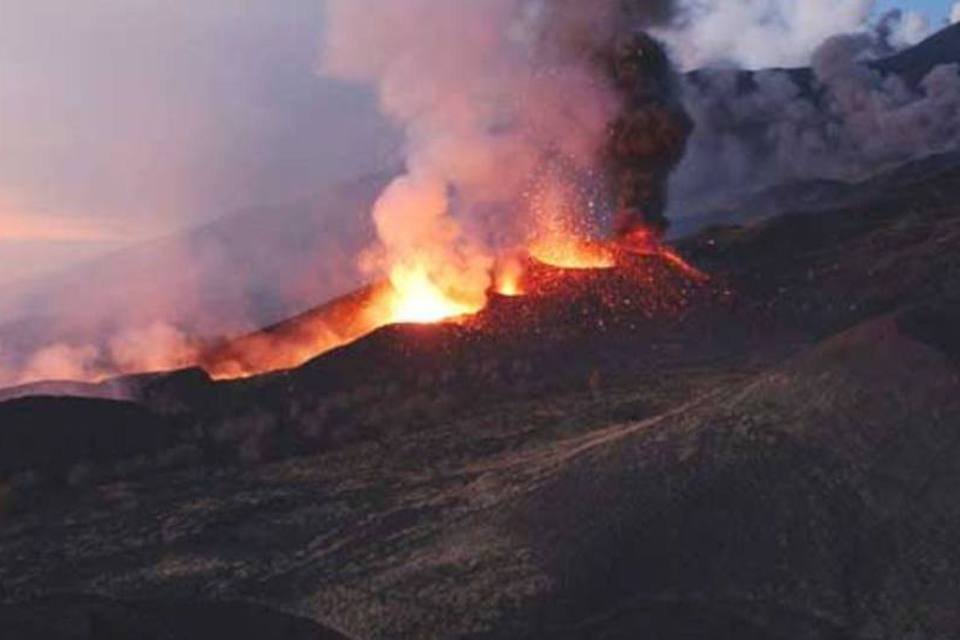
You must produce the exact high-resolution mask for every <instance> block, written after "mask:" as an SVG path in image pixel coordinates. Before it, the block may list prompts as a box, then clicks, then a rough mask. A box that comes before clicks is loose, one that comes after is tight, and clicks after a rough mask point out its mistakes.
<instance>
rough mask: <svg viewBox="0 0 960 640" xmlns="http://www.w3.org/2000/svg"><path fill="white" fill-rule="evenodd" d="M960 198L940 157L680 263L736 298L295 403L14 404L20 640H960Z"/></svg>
mask: <svg viewBox="0 0 960 640" xmlns="http://www.w3.org/2000/svg"><path fill="white" fill-rule="evenodd" d="M958 188H960V165H958V164H956V163H951V162H949V161H948V158H947V157H943V158H941V159H940V160H939V162H936V163H933V162H930V161H927V163H926V164H923V165H912V166H907V167H904V168H901V169H899V170H897V171H895V172H892V173H888V174H886V175H885V176H884V177H883V178H878V179H875V180H872V181H868V182H865V183H863V184H860V185H858V186H851V187H848V188H847V189H848V191H847V193H846V195H845V196H844V198H842V199H839V200H837V201H836V202H835V203H834V204H833V205H832V206H830V207H826V208H823V207H821V208H817V209H816V210H813V211H805V210H803V209H798V210H796V211H794V212H792V213H790V214H787V215H783V216H779V217H777V218H774V219H771V220H769V221H766V222H763V223H758V224H754V225H751V226H747V227H740V226H728V227H717V228H714V229H713V230H711V231H708V232H704V233H701V234H700V235H697V236H694V237H692V238H690V239H688V240H686V241H684V242H682V243H680V247H679V248H680V251H681V252H682V253H683V255H684V256H685V257H686V258H687V259H688V260H689V261H690V262H692V263H693V264H694V265H696V266H697V267H699V268H700V269H702V270H704V271H706V272H707V273H708V274H710V279H709V281H700V280H697V279H691V278H690V277H688V275H686V274H685V273H683V272H681V271H677V270H676V268H675V266H672V265H671V264H669V263H667V262H664V261H662V260H661V259H659V258H651V257H647V258H642V259H639V262H638V263H637V264H636V265H634V268H633V270H630V271H627V270H624V269H623V268H618V269H613V270H604V271H582V272H576V273H572V274H570V273H568V274H563V273H558V272H550V273H548V274H546V275H545V276H544V277H545V280H544V282H547V283H551V284H549V286H544V287H543V288H542V289H541V290H539V292H538V294H537V295H530V296H527V297H522V298H516V299H510V298H503V299H496V300H494V301H493V302H492V303H491V305H490V306H489V307H488V308H487V309H486V310H485V311H484V312H482V314H481V315H480V316H479V317H478V319H477V320H476V321H475V322H474V323H472V324H467V325H456V324H451V325H443V324H441V325H429V326H397V327H387V328H385V329H382V330H380V331H378V332H376V333H374V334H372V335H370V336H368V337H366V338H363V339H361V340H359V341H357V342H355V343H353V344H351V345H349V346H346V347H344V348H341V349H338V350H335V351H333V352H331V353H328V354H326V355H323V356H321V357H319V358H317V359H315V360H312V361H310V362H308V363H307V364H305V365H303V366H301V367H299V368H297V369H294V370H291V371H288V372H281V373H276V374H271V375H267V376H262V377H255V378H252V379H248V380H241V381H234V382H219V383H218V382H213V381H211V380H210V379H209V377H208V376H206V375H205V374H204V373H203V372H201V371H199V370H196V371H194V370H188V371H183V372H178V373H173V374H169V375H153V376H142V377H136V378H131V379H129V380H124V381H118V382H112V383H110V384H108V385H106V386H103V387H100V388H99V389H98V388H96V387H94V388H86V389H84V391H85V392H86V393H88V394H90V395H97V394H98V392H99V394H100V395H102V396H105V397H117V392H118V389H119V390H122V392H123V393H124V394H125V396H124V398H125V399H124V400H122V401H121V400H109V399H100V400H94V399H87V400H82V401H81V400H69V399H50V398H36V397H34V398H30V397H21V398H19V399H16V400H11V401H9V402H7V403H4V404H0V416H2V422H3V430H4V435H3V436H2V437H4V438H15V439H16V441H15V442H11V443H9V446H8V443H7V441H6V440H4V446H3V447H2V448H0V474H2V478H3V484H2V490H0V496H2V497H0V503H2V505H3V507H2V515H0V518H2V520H0V585H2V597H3V600H4V603H5V606H4V607H2V608H0V630H3V631H4V633H3V634H2V635H4V637H7V636H9V635H10V633H13V632H12V631H11V632H9V633H8V632H7V630H8V629H14V630H19V629H24V628H31V629H33V628H42V629H47V633H48V635H47V636H24V637H57V638H67V637H90V638H93V637H101V636H97V635H96V634H95V633H94V632H93V631H79V632H77V631H75V629H76V628H79V627H71V626H70V623H69V621H70V620H76V619H78V618H77V617H78V616H79V619H82V620H90V619H94V620H99V619H101V618H100V617H98V616H99V614H97V613H96V612H97V611H100V610H101V608H103V607H106V610H107V611H109V612H110V613H109V615H107V616H106V619H107V620H113V621H114V623H115V621H116V620H117V619H120V620H122V621H124V622H123V625H126V626H123V625H121V626H119V627H116V626H115V627H111V628H117V629H120V631H117V632H116V635H115V636H111V637H123V638H126V637H180V636H176V635H174V636H170V635H169V632H168V631H166V630H165V627H163V626H162V624H161V622H160V621H158V617H157V614H156V613H155V612H156V611H159V610H163V609H162V608H163V607H172V606H176V605H175V604H171V603H177V602H183V601H184V600H187V601H190V602H192V603H197V602H201V603H202V602H218V603H223V602H226V603H257V604H258V605H265V606H268V607H270V608H271V609H273V610H279V611H283V612H285V614H289V615H291V616H296V617H297V619H298V620H302V619H304V618H306V619H309V620H312V621H314V622H316V623H317V624H320V625H324V626H325V627H328V628H332V629H336V630H338V632H340V633H343V634H344V635H346V636H347V637H351V638H398V637H411V638H438V637H462V638H621V637H623V638H627V637H631V638H632V637H648V638H665V639H666V638H670V639H673V638H703V639H707V638H710V639H711V640H717V639H726V638H729V639H731V640H733V639H737V640H741V639H743V638H757V639H763V640H767V639H769V640H774V639H784V638H787V639H797V640H799V639H801V638H802V639H805V640H806V639H810V638H816V639H821V638H822V639H828V638H829V639H831V640H833V639H840V638H850V639H853V638H864V637H891V638H905V637H911V638H923V639H927V638H929V639H934V638H949V637H954V636H956V635H957V634H958V633H960V609H958V608H957V604H956V593H957V590H956V584H957V581H958V580H960V555H958V553H957V549H958V548H960V544H958V543H960V511H958V510H957V509H956V507H955V499H954V497H955V495H956V491H957V488H958V486H960V475H958V473H957V468H956V464H955V459H956V456H957V453H958V446H960V400H958V398H960V393H958V392H960V369H958V366H960V340H958V337H957V327H958V326H960V251H958V250H960V208H958V206H957V204H956V201H955V197H954V194H955V193H956V192H957V189H958ZM42 390H43V389H42V388H41V391H42ZM18 395H21V396H30V390H29V389H21V390H20V391H19V392H18ZM118 425H121V426H122V425H126V427H127V428H118ZM17 434H19V435H17ZM44 445H47V446H46V447H45V446H44ZM18 447H19V449H18ZM17 450H19V451H23V452H29V455H27V454H26V453H24V454H21V455H17V454H15V453H14V451H17ZM51 594H52V595H54V596H56V597H57V598H61V600H56V599H54V600H50V597H52V596H51ZM65 594H66V595H65ZM70 594H85V595H88V596H96V598H95V599H93V600H90V601H88V600H84V599H82V598H80V599H78V598H76V597H74V595H70ZM50 602H53V603H54V604H53V605H52V606H51V605H50V604H49V603H50ZM44 603H47V604H44ZM58 603H62V604H58ZM78 603H80V604H78ZM225 606H226V605H225ZM230 606H234V605H230ZM236 606H241V605H236ZM91 611H92V613H91ZM180 611H181V613H178V615H179V616H182V619H183V620H184V621H185V622H184V623H185V624H193V623H191V622H190V621H191V620H193V621H194V622H195V623H196V624H201V623H202V624H212V625H214V626H213V627H209V626H207V627H203V628H204V629H211V628H214V629H216V628H221V629H226V628H228V627H226V626H222V627H218V626H216V625H226V624H228V622H227V621H226V620H223V619H222V618H216V617H215V616H214V617H212V618H211V617H205V618H203V619H202V620H201V619H200V618H198V617H197V616H198V615H199V614H198V613H196V611H195V609H194V610H189V611H186V610H180ZM257 611H260V609H257ZM151 612H153V613H151ZM251 615H252V614H251ZM118 616H120V617H119V618H118ZM59 621H64V622H63V623H62V624H61V623H60V622H59ZM41 622H42V623H44V624H46V627H43V626H42V625H41V626H40V627H37V625H40V623H41ZM54 622H56V624H54V626H52V627H51V626H50V625H51V624H53V623H54ZM114 623H111V624H114ZM264 624H266V623H264ZM291 624H292V623H291ZM297 624H300V623H299V622H298V623H297ZM17 625H19V626H17ZM25 625H26V626H25ZM30 625H32V626H30ZM83 628H84V629H90V628H93V627H89V626H88V627H83ZM194 628H196V627H194ZM50 629H53V630H52V631H51V630H50ZM57 629H60V630H59V631H57ZM313 632H314V633H315V634H321V633H322V631H321V630H320V629H319V627H318V628H317V629H314V630H313ZM57 633H59V634H60V635H56V634H57ZM71 633H72V634H73V635H69V634H71ZM84 633H86V635H83V634H84ZM124 633H125V634H126V635H123V634H124ZM164 633H167V634H168V635H163V634H164ZM210 633H211V634H213V635H216V632H213V631H211V632H210ZM150 634H153V635H150ZM294 637H299V636H294ZM303 637H311V636H309V635H306V636H303ZM315 637H324V636H322V635H316V636H315Z"/></svg>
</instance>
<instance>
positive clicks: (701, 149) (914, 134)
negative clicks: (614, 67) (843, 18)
mask: <svg viewBox="0 0 960 640" xmlns="http://www.w3.org/2000/svg"><path fill="white" fill-rule="evenodd" d="M882 36H883V33H882V32H881V33H879V34H877V33H858V34H852V35H843V36H835V37H833V38H830V39H828V40H827V41H826V42H825V43H823V44H822V45H821V46H820V47H819V48H818V49H817V50H816V51H815V53H814V55H813V60H812V65H811V67H810V68H809V69H795V70H770V71H760V72H756V73H746V72H741V71H736V70H716V69H715V70H709V71H703V72H698V73H695V74H690V75H688V76H687V78H686V80H685V87H684V95H685V101H686V106H687V108H688V109H689V111H690V113H691V115H692V116H693V117H694V120H695V121H696V123H697V127H696V130H695V133H694V135H693V137H692V139H691V142H690V146H689V153H688V154H687V157H686V159H685V160H684V162H683V164H682V165H681V167H680V169H679V170H678V172H677V174H676V175H675V176H674V182H673V185H672V186H673V189H674V191H675V193H676V194H677V201H676V204H677V205H678V207H686V208H698V209H702V208H709V207H711V206H723V205H724V204H725V203H724V202H723V201H724V200H725V199H727V198H728V197H729V196H730V195H731V193H735V192H737V191H740V192H748V191H759V190H762V189H763V188H765V187H768V186H771V185H776V184H782V183H788V182H794V181H801V180H811V179H832V180H841V181H848V182H852V181H858V180H862V179H866V178H868V177H870V176H872V175H875V174H877V173H878V172H880V171H883V170H885V169H888V168H891V167H894V166H897V165H899V164H902V163H904V162H906V161H909V160H912V159H916V158H922V157H926V156H929V155H932V154H936V153H939V152H946V151H951V150H954V149H957V148H958V147H960V73H958V71H960V69H958V66H957V65H953V64H945V65H940V66H935V67H933V68H932V69H931V70H929V71H926V72H923V71H922V72H921V73H920V75H919V76H918V79H919V81H918V82H911V81H910V79H909V78H904V77H901V76H899V75H897V74H896V73H893V72H892V71H889V70H888V69H887V68H886V66H885V65H884V64H883V63H882V62H876V63H871V60H872V59H874V60H875V59H876V56H877V54H878V53H885V52H886V51H887V46H888V44H889V43H888V42H887V41H885V40H884V39H883V37H882Z"/></svg>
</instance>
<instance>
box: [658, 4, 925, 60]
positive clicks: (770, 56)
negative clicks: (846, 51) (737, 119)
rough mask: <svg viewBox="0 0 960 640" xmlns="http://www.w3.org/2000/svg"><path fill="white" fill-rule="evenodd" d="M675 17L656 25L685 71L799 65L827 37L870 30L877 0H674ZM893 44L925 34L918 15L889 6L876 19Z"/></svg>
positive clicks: (923, 22) (916, 40)
mask: <svg viewBox="0 0 960 640" xmlns="http://www.w3.org/2000/svg"><path fill="white" fill-rule="evenodd" d="M677 4H678V9H677V14H678V18H677V19H676V20H674V21H672V22H671V24H670V25H669V28H664V29H658V30H657V35H659V36H660V37H662V38H663V39H664V40H665V41H666V42H667V43H668V44H669V45H670V47H671V49H672V50H673V54H674V55H675V57H676V58H677V61H678V62H679V63H680V65H681V66H682V67H683V68H684V69H685V70H693V69H699V68H703V67H708V66H736V67H742V68H746V69H762V68H768V67H798V66H803V65H806V64H808V63H809V61H810V56H811V54H812V53H813V51H814V50H816V49H817V47H819V46H820V45H821V44H822V43H823V42H824V41H826V40H827V39H828V38H830V37H832V36H835V35H838V34H844V33H860V32H865V31H869V30H872V28H871V26H870V22H871V20H872V16H873V15H874V11H875V9H876V4H877V3H876V0H678V2H677ZM880 24H881V25H883V26H882V28H883V29H884V30H885V31H886V32H887V39H888V40H889V42H890V43H891V44H892V45H894V46H898V47H901V46H908V45H912V44H915V43H917V42H919V41H920V40H921V39H922V38H923V37H925V36H926V35H928V34H929V31H930V25H929V24H928V21H927V19H926V18H925V17H924V16H923V14H921V13H918V12H915V11H903V10H899V9H896V10H892V11H890V12H888V13H887V14H886V15H885V16H882V17H881V19H880Z"/></svg>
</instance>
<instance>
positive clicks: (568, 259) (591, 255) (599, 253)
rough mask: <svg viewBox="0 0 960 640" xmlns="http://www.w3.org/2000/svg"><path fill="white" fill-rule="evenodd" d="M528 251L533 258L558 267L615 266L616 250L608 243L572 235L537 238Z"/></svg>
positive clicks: (588, 267) (598, 267)
mask: <svg viewBox="0 0 960 640" xmlns="http://www.w3.org/2000/svg"><path fill="white" fill-rule="evenodd" d="M529 251H530V257H532V258H533V259H534V260H536V261H538V262H541V263H543V264H546V265H549V266H551V267H557V268H559V269H612V268H613V267H615V266H617V256H616V252H615V251H614V250H613V248H612V247H611V246H610V245H608V244H605V243H601V242H597V241H593V240H585V239H583V238H578V237H574V236H548V237H546V238H539V239H537V240H536V241H534V243H533V244H532V245H531V246H530V249H529Z"/></svg>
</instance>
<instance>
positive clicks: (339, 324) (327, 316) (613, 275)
mask: <svg viewBox="0 0 960 640" xmlns="http://www.w3.org/2000/svg"><path fill="white" fill-rule="evenodd" d="M492 280H493V285H492V286H491V288H490V289H489V290H488V292H487V295H486V297H485V301H484V304H483V307H482V308H480V309H477V310H475V311H473V310H470V309H468V308H466V307H464V306H461V305H458V304H457V302H456V301H455V300H451V299H450V298H447V297H446V296H445V295H444V294H443V292H442V291H440V290H437V289H420V288H416V287H414V288H413V289H410V290H399V289H397V288H396V286H395V285H394V284H392V283H391V282H389V281H385V282H380V283H377V284H374V285H371V286H368V287H366V288H364V289H361V290H359V291H356V292H353V293H351V294H349V295H346V296H343V297H341V298H338V299H336V300H333V301H331V302H329V303H327V304H324V305H322V306H320V307H317V308H315V309H313V310H311V311H309V312H307V313H305V314H303V315H300V316H298V317H295V318H293V319H290V320H288V321H285V322H282V323H279V324H277V325H274V326H272V327H269V328H267V329H264V330H263V331H258V332H255V333H252V334H249V335H246V336H242V337H239V338H237V339H234V340H230V341H226V342H224V343H222V344H220V345H217V346H215V347H213V348H211V349H209V350H208V351H206V352H205V353H204V354H203V355H202V357H201V358H200V362H199V364H200V365H201V366H202V367H203V368H204V369H206V370H207V371H208V372H209V373H210V374H211V375H212V376H213V377H215V378H219V379H229V378H242V377H248V376H253V375H258V374H263V373H269V372H274V371H279V370H283V369H290V368H294V367H297V366H300V365H301V364H304V363H305V362H307V361H308V360H311V359H313V358H314V357H317V356H320V355H322V354H323V353H326V352H328V351H330V350H332V349H335V348H337V347H340V346H343V345H345V344H348V343H350V342H353V341H354V340H357V339H359V338H361V337H363V336H365V335H368V334H370V333H373V332H374V331H376V330H377V329H380V328H382V327H385V326H388V325H393V324H434V323H438V322H439V323H444V324H449V325H455V326H457V327H459V328H461V329H462V330H464V331H467V332H471V333H477V334H480V335H489V336H493V335H499V336H506V335H510V334H515V335H517V336H529V335H531V334H538V333H542V332H547V331H562V330H563V328H564V327H566V328H571V327H573V328H575V329H576V330H577V331H582V330H584V329H588V330H592V329H595V330H597V331H599V332H603V331H606V330H612V329H614V328H617V327H619V328H636V326H637V325H638V324H639V323H649V322H651V321H657V322H673V321H675V320H678V319H679V318H681V317H682V316H683V315H684V314H685V313H686V312H687V311H688V310H689V309H690V308H691V307H692V306H694V305H696V304H698V303H699V302H702V301H704V300H705V299H706V298H708V297H709V298H714V297H715V296H717V295H718V293H719V290H718V288H716V287H714V286H713V285H712V284H711V283H710V280H709V278H708V277H707V276H706V275H705V274H703V273H702V272H700V271H699V270H697V269H696V268H695V267H693V266H691V265H690V264H688V263H687V262H686V261H685V260H684V259H683V258H682V257H680V256H679V254H677V253H676V252H675V251H673V250H672V249H670V248H669V247H667V246H666V245H663V244H660V243H659V242H658V241H655V240H653V239H652V238H646V239H644V242H643V244H642V245H640V244H637V242H636V239H634V240H633V241H632V242H630V241H621V242H600V241H586V240H579V239H576V238H568V239H564V240H563V242H562V243H560V244H558V245H556V246H546V245H537V246H534V248H533V249H532V250H531V251H530V252H528V253H526V254H523V255H517V254H514V255H511V256H509V257H506V258H504V259H502V260H501V261H500V263H499V264H498V265H497V266H496V267H495V271H494V276H493V279H492ZM434 314H437V315H436V316H434Z"/></svg>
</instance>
